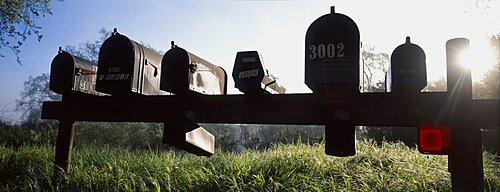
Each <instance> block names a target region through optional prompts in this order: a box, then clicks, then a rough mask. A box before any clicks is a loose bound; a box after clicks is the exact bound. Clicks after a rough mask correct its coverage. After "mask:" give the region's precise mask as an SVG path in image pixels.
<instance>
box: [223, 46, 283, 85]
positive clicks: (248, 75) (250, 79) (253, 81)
mask: <svg viewBox="0 0 500 192" xmlns="http://www.w3.org/2000/svg"><path fill="white" fill-rule="evenodd" d="M233 79H234V84H235V87H236V88H238V89H239V90H240V91H241V92H243V93H245V94H261V93H271V94H282V93H285V91H286V89H285V88H284V87H283V86H281V85H279V84H278V82H277V78H276V77H275V76H273V75H271V74H269V72H268V70H267V69H266V68H264V63H263V61H262V56H261V55H260V54H259V53H258V52H257V51H243V52H238V53H236V60H235V61H234V67H233Z"/></svg>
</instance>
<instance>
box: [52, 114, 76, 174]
mask: <svg viewBox="0 0 500 192" xmlns="http://www.w3.org/2000/svg"><path fill="white" fill-rule="evenodd" d="M74 125H75V121H74V120H71V119H69V118H62V119H59V129H58V132H57V140H56V157H55V166H56V167H55V169H54V174H55V176H57V175H59V174H60V171H64V172H66V173H69V172H70V164H71V151H72V148H73V138H74V132H75V126H74Z"/></svg>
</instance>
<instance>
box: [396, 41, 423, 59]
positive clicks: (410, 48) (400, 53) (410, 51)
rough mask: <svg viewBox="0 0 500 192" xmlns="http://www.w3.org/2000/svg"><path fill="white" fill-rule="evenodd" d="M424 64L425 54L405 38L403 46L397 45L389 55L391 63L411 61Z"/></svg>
mask: <svg viewBox="0 0 500 192" xmlns="http://www.w3.org/2000/svg"><path fill="white" fill-rule="evenodd" d="M412 60H413V61H415V60H416V61H419V62H424V64H425V52H424V50H423V49H422V48H421V47H420V46H418V45H416V44H413V43H411V40H410V37H409V36H407V37H406V41H405V43H404V44H401V45H399V46H398V47H396V49H394V51H393V52H392V54H391V62H405V63H406V62H411V61H412Z"/></svg>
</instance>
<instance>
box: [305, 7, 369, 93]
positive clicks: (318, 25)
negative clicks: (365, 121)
mask: <svg viewBox="0 0 500 192" xmlns="http://www.w3.org/2000/svg"><path fill="white" fill-rule="evenodd" d="M305 46H306V47H305V67H306V68H305V83H306V85H307V86H308V87H309V88H310V89H311V90H312V91H313V93H324V92H335V93H339V94H352V93H359V89H360V85H359V82H360V78H362V75H360V73H362V71H361V70H360V67H362V64H361V62H360V54H361V52H360V46H361V44H360V36H359V29H358V26H357V25H356V23H355V22H354V21H353V20H352V19H351V18H349V17H348V16H346V15H343V14H339V13H335V9H334V7H331V13H330V14H326V15H323V16H321V17H320V18H318V19H316V20H315V21H314V22H313V23H312V24H311V25H310V26H309V28H308V29H307V33H306V43H305ZM361 82H362V81H361Z"/></svg>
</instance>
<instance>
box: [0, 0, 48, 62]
mask: <svg viewBox="0 0 500 192" xmlns="http://www.w3.org/2000/svg"><path fill="white" fill-rule="evenodd" d="M50 1H51V0H1V1H0V23H1V25H0V50H2V49H4V48H7V49H8V50H11V51H12V52H13V54H14V55H15V56H16V59H17V63H18V64H19V65H22V63H21V59H20V56H19V54H20V53H21V50H20V48H21V46H22V45H23V43H24V42H25V41H26V39H27V38H28V37H29V36H31V35H35V36H36V37H37V40H38V41H41V39H42V37H43V35H42V34H40V29H41V27H40V26H38V25H36V24H35V20H36V19H38V18H40V17H45V16H46V15H52V12H51V9H50V7H49V5H50ZM0 57H5V55H4V54H2V52H0Z"/></svg>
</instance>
